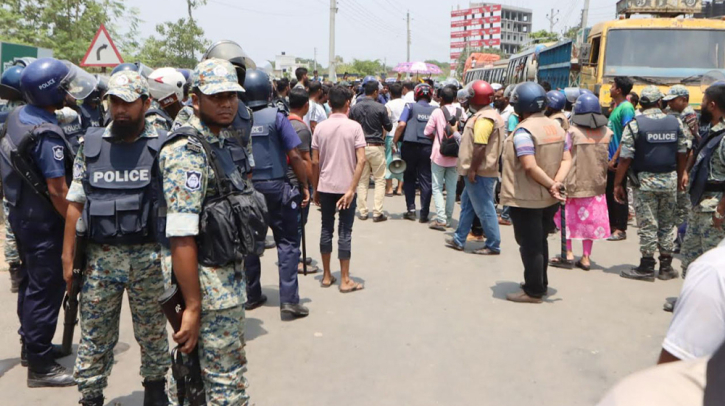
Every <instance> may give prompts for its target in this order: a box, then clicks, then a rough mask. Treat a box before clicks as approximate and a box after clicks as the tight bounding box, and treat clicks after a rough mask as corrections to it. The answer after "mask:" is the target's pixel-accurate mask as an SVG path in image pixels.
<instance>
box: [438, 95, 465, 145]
mask: <svg viewBox="0 0 725 406" xmlns="http://www.w3.org/2000/svg"><path fill="white" fill-rule="evenodd" d="M441 110H442V111H443V116H444V117H445V118H446V129H445V131H444V135H443V137H441V139H440V140H439V141H440V152H441V155H443V156H447V157H451V158H457V157H458V148H459V146H458V140H456V137H454V136H453V134H454V133H455V131H453V128H452V127H451V118H452V117H451V114H450V113H449V112H448V109H447V108H446V107H445V106H444V107H441ZM460 117H461V109H460V108H457V109H456V121H459V120H460Z"/></svg>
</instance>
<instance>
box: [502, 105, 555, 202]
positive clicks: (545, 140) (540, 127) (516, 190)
mask: <svg viewBox="0 0 725 406" xmlns="http://www.w3.org/2000/svg"><path fill="white" fill-rule="evenodd" d="M519 128H523V129H526V130H527V131H528V132H529V133H531V138H532V139H533V140H534V149H535V153H534V158H536V163H537V165H538V166H539V167H540V168H541V169H543V170H544V172H545V173H546V174H547V175H548V176H549V177H550V178H552V179H554V177H555V176H556V172H557V171H558V170H559V167H560V166H561V160H562V158H563V156H564V141H565V140H566V132H564V130H563V129H562V128H561V126H559V124H557V123H556V122H555V121H554V120H551V119H550V118H547V117H546V116H544V115H543V114H541V113H538V114H534V115H532V116H530V117H529V118H527V119H526V120H524V121H522V122H521V123H520V124H519V125H518V126H517V127H516V130H518V129H519ZM516 130H514V132H513V134H514V135H515V133H516ZM514 135H512V136H510V137H507V138H506V142H505V145H504V150H503V181H502V183H501V204H503V205H504V206H513V207H523V208H528V209H543V208H545V207H549V206H552V205H554V204H556V203H557V200H556V199H554V198H553V197H551V195H550V194H549V191H548V190H547V189H546V188H545V187H543V186H541V185H540V184H539V183H538V182H536V181H535V180H534V179H532V178H530V177H529V176H528V175H527V174H526V171H525V170H524V167H523V165H521V161H520V160H519V158H518V157H517V156H516V149H515V148H514Z"/></svg>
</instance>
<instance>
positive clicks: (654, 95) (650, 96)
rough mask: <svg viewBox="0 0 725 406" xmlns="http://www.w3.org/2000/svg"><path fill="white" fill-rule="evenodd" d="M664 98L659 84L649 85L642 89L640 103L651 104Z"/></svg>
mask: <svg viewBox="0 0 725 406" xmlns="http://www.w3.org/2000/svg"><path fill="white" fill-rule="evenodd" d="M661 98H662V92H660V89H659V88H658V87H657V86H653V85H652V86H647V87H645V88H644V89H642V94H640V96H639V101H640V103H645V104H650V103H656V102H657V101H659V100H660V99H661Z"/></svg>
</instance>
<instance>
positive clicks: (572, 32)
mask: <svg viewBox="0 0 725 406" xmlns="http://www.w3.org/2000/svg"><path fill="white" fill-rule="evenodd" d="M578 34H579V26H578V25H575V26H573V27H571V28H569V29H568V30H566V32H564V38H566V39H571V40H576V38H577V35H578Z"/></svg>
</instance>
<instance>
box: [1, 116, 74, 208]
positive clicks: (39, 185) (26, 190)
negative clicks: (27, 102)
mask: <svg viewBox="0 0 725 406" xmlns="http://www.w3.org/2000/svg"><path fill="white" fill-rule="evenodd" d="M24 108H25V107H24V106H23V107H19V108H16V109H14V110H13V111H12V112H11V113H10V115H9V116H8V120H7V122H6V123H5V128H3V132H2V133H0V134H3V135H2V140H0V155H2V159H1V160H0V173H2V183H3V192H4V195H5V199H6V200H7V201H8V203H9V204H10V206H13V207H14V206H15V205H16V204H19V203H21V199H33V198H37V199H40V201H41V202H43V203H41V204H45V206H46V208H47V209H48V210H49V211H55V208H54V207H53V204H52V203H51V201H50V195H49V194H48V185H47V184H46V182H45V177H44V176H43V174H42V173H41V172H40V169H39V168H38V166H37V165H36V163H35V162H33V158H32V157H31V154H30V151H31V150H32V148H34V147H35V146H36V145H37V143H38V141H39V139H40V137H57V138H59V139H61V140H63V141H64V143H65V144H66V147H65V148H64V150H63V156H64V158H63V159H64V160H65V165H66V173H67V174H68V175H70V174H71V170H70V169H71V167H72V164H73V158H72V155H71V149H70V146H69V145H68V142H67V141H66V139H65V137H64V134H63V130H62V129H61V128H60V127H59V126H57V125H55V124H53V123H43V124H41V125H35V124H25V123H23V122H21V121H20V112H21V111H22V110H23V109H24ZM68 181H69V183H70V178H69V179H68ZM31 194H32V195H31ZM25 195H27V196H25ZM33 195H34V196H35V197H33ZM26 202H27V201H26Z"/></svg>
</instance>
